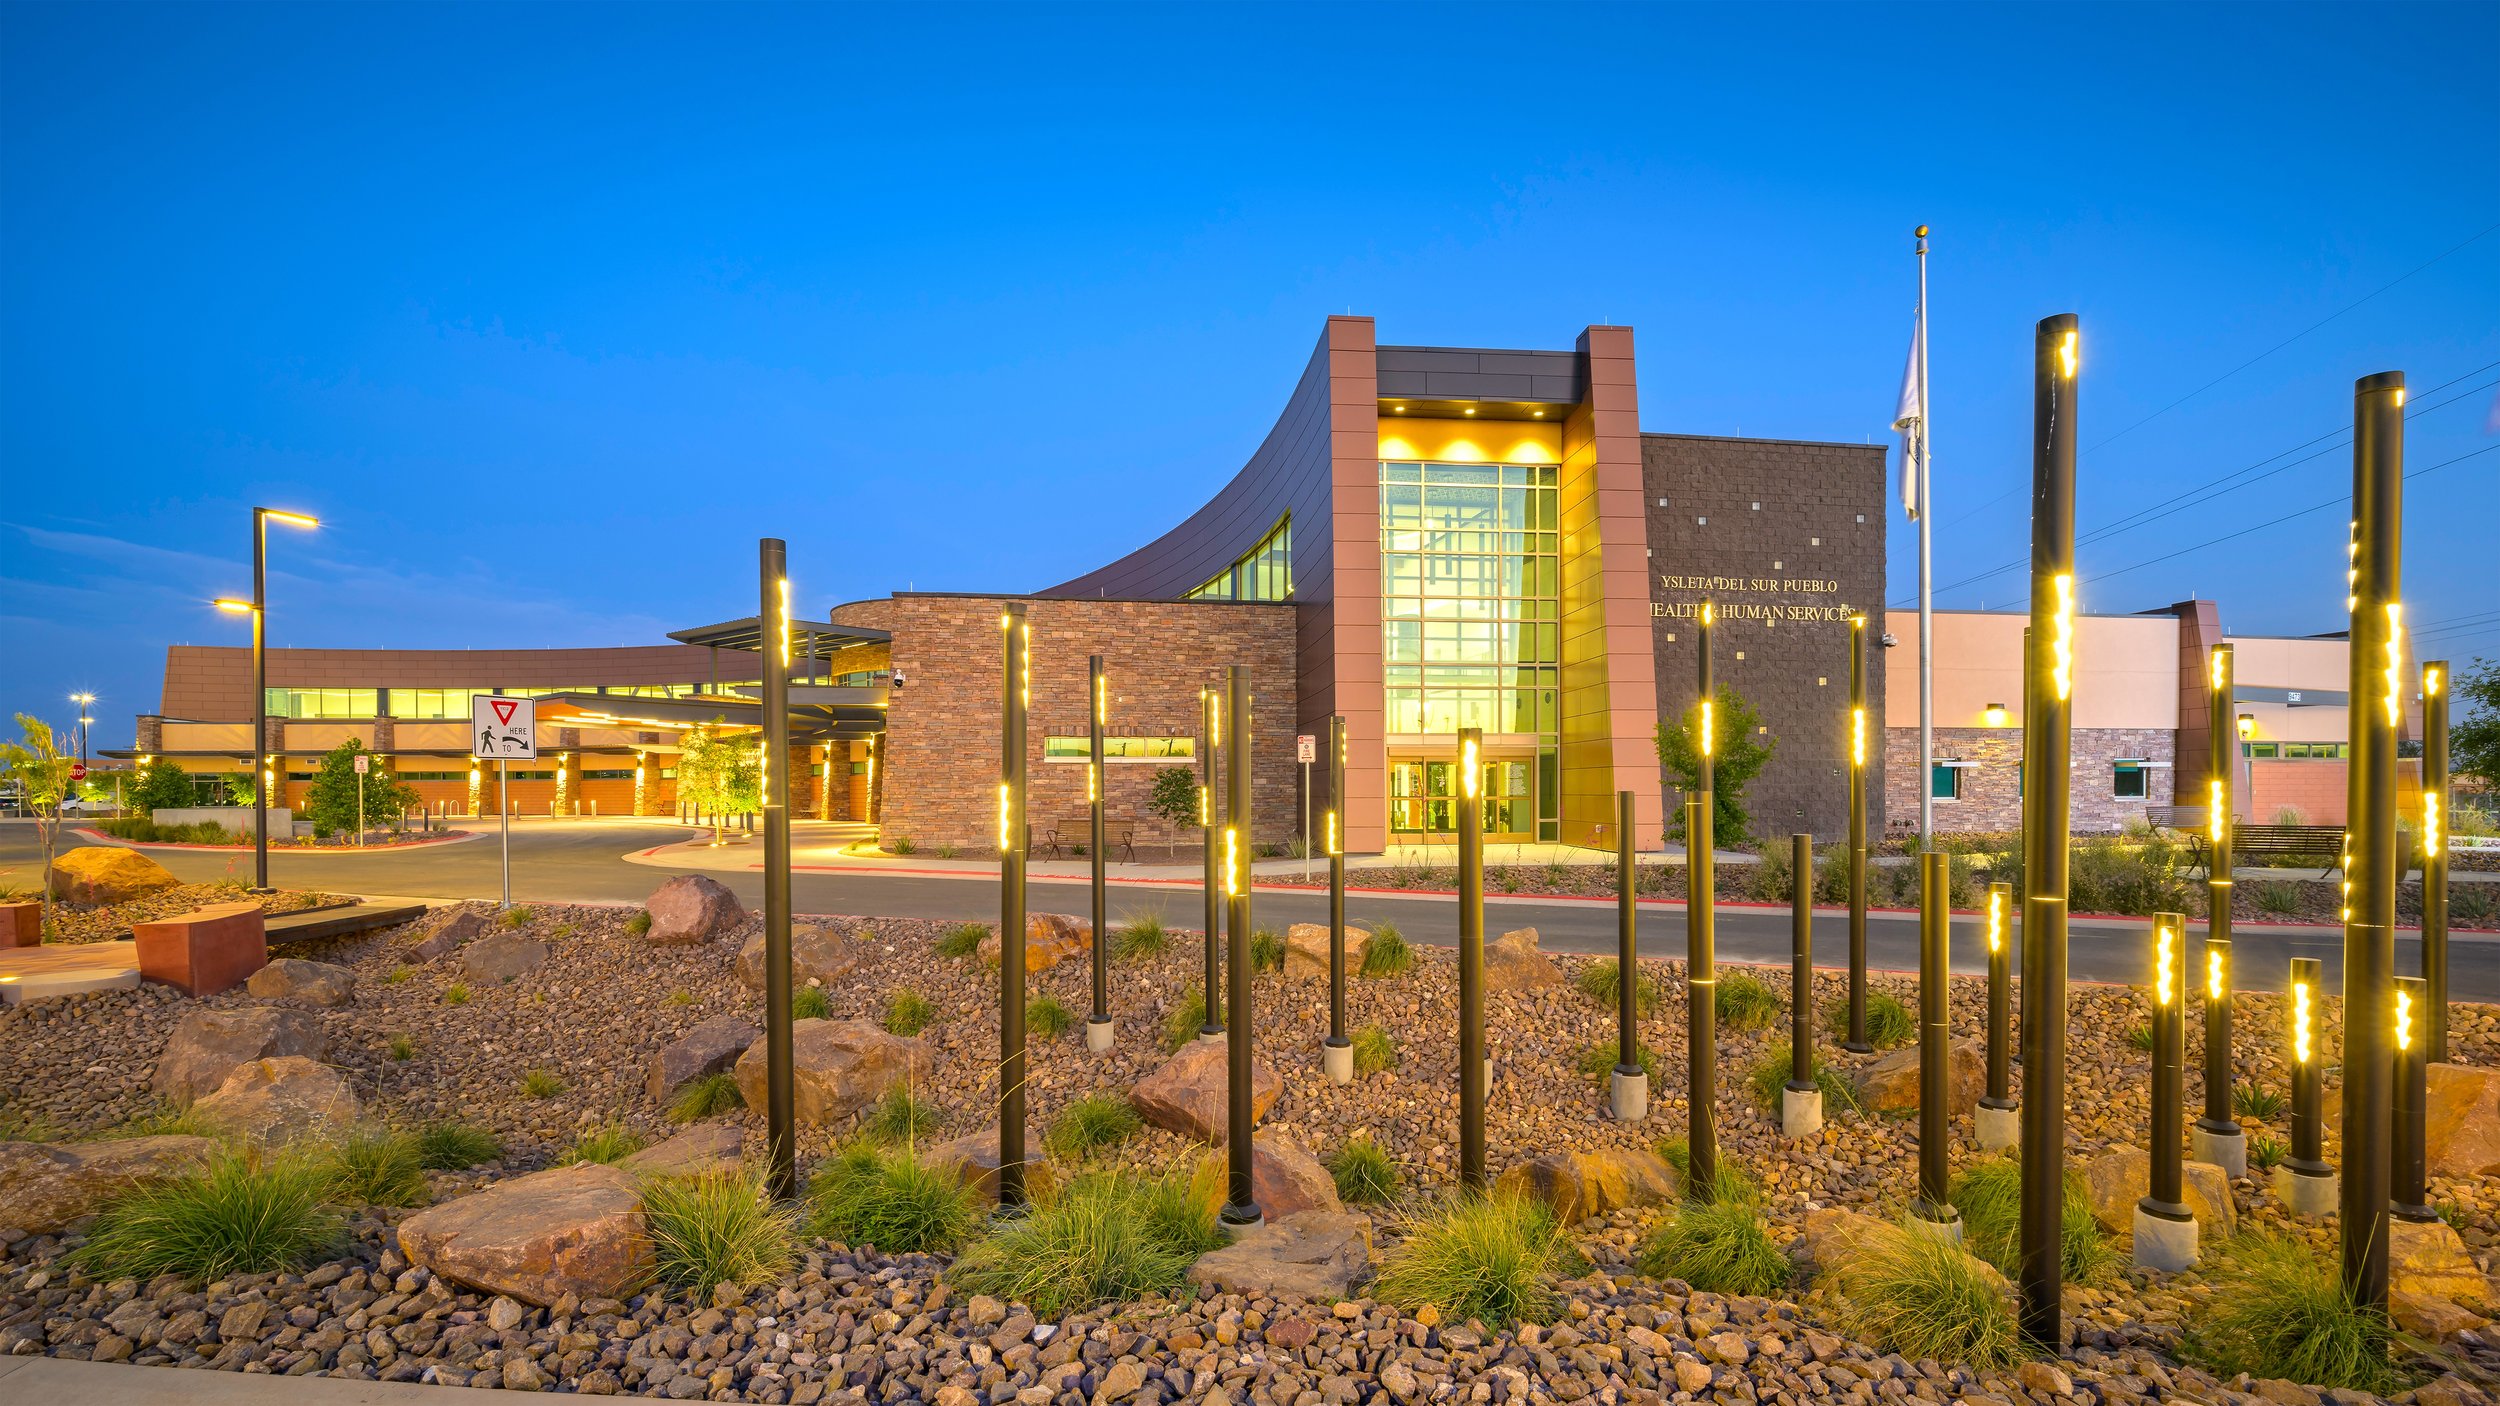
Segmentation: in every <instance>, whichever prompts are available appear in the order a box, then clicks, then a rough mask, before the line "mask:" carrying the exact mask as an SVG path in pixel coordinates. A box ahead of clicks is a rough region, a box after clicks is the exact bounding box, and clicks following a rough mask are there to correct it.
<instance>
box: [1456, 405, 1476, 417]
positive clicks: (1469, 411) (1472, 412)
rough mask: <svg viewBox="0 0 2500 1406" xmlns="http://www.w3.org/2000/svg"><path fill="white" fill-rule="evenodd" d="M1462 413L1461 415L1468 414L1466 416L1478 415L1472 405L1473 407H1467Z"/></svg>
mask: <svg viewBox="0 0 2500 1406" xmlns="http://www.w3.org/2000/svg"><path fill="white" fill-rule="evenodd" d="M1460 413H1461V414H1466V415H1473V414H1475V413H1476V408H1475V407H1474V406H1472V405H1471V406H1469V407H1467V408H1466V409H1465V410H1464V411H1461V412H1460Z"/></svg>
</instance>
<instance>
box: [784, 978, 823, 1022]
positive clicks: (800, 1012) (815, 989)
mask: <svg viewBox="0 0 2500 1406" xmlns="http://www.w3.org/2000/svg"><path fill="white" fill-rule="evenodd" d="M790 1018H791V1019H792V1020H831V1019H833V997H832V996H831V995H830V994H828V993H827V992H826V991H825V988H823V987H821V986H802V987H800V988H799V989H798V990H796V991H793V992H791V993H790Z"/></svg>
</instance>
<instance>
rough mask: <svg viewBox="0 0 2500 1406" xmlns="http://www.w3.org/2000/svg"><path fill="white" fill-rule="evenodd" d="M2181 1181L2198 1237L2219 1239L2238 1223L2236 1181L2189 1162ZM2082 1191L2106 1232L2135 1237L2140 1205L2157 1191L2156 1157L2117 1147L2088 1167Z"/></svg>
mask: <svg viewBox="0 0 2500 1406" xmlns="http://www.w3.org/2000/svg"><path fill="white" fill-rule="evenodd" d="M2184 1167H2185V1171H2184V1174H2183V1175H2181V1176H2180V1178H2179V1187H2180V1194H2181V1195H2182V1196H2184V1197H2185V1198H2186V1200H2187V1208H2188V1209H2189V1210H2190V1211H2192V1212H2194V1213H2195V1215H2196V1223H2197V1225H2198V1227H2199V1233H2200V1234H2203V1235H2206V1236H2210V1237H2220V1236H2226V1235H2229V1234H2230V1233H2231V1232H2232V1231H2233V1230H2234V1229H2236V1228H2237V1227H2238V1225H2239V1208H2238V1207H2237V1206H2236V1205H2234V1204H2233V1203H2232V1200H2231V1178H2230V1177H2229V1176H2228V1175H2226V1174H2225V1173H2224V1172H2223V1170H2222V1168H2220V1167H2218V1166H2215V1165H2214V1164H2213V1163H2211V1162H2188V1163H2185V1164H2184ZM2082 1170H2083V1189H2084V1192H2085V1194H2087V1195H2088V1196H2090V1197H2091V1200H2092V1218H2093V1219H2094V1220H2096V1221H2099V1222H2100V1223H2101V1227H2102V1229H2104V1230H2108V1231H2111V1232H2113V1233H2115V1234H2131V1233H2133V1232H2134V1230H2135V1203H2136V1202H2137V1201H2138V1200H2140V1199H2142V1198H2143V1197H2144V1196H2146V1195H2147V1194H2149V1193H2150V1192H2151V1191H2152V1189H2153V1155H2152V1154H2151V1153H2149V1152H2146V1151H2143V1150H2142V1149H2140V1148H2133V1147H2113V1148H2111V1149H2110V1150H2109V1151H2107V1152H2104V1153H2102V1154H2101V1155H2100V1156H2098V1157H2095V1158H2092V1159H2091V1160H2089V1161H2087V1162H2085V1163H2084V1164H2083V1169H2082Z"/></svg>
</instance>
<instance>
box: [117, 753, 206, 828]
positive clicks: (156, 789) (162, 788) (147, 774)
mask: <svg viewBox="0 0 2500 1406" xmlns="http://www.w3.org/2000/svg"><path fill="white" fill-rule="evenodd" d="M198 799H199V792H198V788H196V787H194V786H193V785H192V784H191V773H189V772H187V771H184V770H183V769H182V768H181V767H178V766H176V765H174V764H173V763H172V762H169V761H165V760H163V759H161V758H160V759H159V760H156V761H152V762H150V763H148V764H147V766H146V767H144V768H142V769H141V770H140V772H139V776H138V779H137V781H136V782H135V783H134V784H133V786H132V787H131V792H130V803H131V805H133V806H134V807H136V808H137V809H138V810H139V812H140V813H141V814H142V815H146V816H149V817H151V818H153V817H154V816H155V814H156V812H158V811H160V810H180V809H181V808H182V807H184V806H188V805H192V804H195V803H197V801H198Z"/></svg>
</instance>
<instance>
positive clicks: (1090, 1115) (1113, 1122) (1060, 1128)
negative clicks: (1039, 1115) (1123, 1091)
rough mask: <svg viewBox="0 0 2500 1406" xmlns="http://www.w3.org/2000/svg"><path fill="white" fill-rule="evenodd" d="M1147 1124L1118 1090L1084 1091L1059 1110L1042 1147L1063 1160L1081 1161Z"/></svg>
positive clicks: (1122, 1140) (1045, 1135)
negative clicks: (1085, 1093) (1110, 1092)
mask: <svg viewBox="0 0 2500 1406" xmlns="http://www.w3.org/2000/svg"><path fill="white" fill-rule="evenodd" d="M1145 1126H1146V1123H1145V1120H1144V1119H1142V1118H1140V1117H1138V1116H1137V1110H1136V1109H1135V1108H1133V1107H1131V1106H1130V1104H1129V1101H1128V1100H1127V1099H1124V1098H1122V1097H1120V1096H1119V1095H1117V1094H1099V1093H1097V1094H1087V1095H1086V1096H1084V1097H1083V1098H1080V1099H1078V1100H1077V1101H1076V1102H1074V1103H1071V1104H1069V1105H1068V1106H1067V1107H1066V1108H1063V1109H1061V1110H1060V1111H1059V1116H1058V1118H1056V1119H1055V1120H1053V1121H1052V1123H1051V1125H1050V1131H1049V1132H1046V1133H1044V1134H1043V1135H1042V1148H1043V1150H1045V1151H1047V1152H1048V1153H1050V1155H1051V1156H1053V1157H1056V1158H1058V1159H1059V1160H1060V1161H1062V1162H1076V1161H1081V1160H1083V1159H1084V1158H1086V1157H1089V1156H1091V1155H1092V1154H1094V1153H1096V1152H1099V1151H1101V1150H1102V1149H1103V1148H1106V1147H1116V1146H1118V1145H1119V1144H1121V1143H1123V1142H1126V1141H1128V1140H1129V1139H1130V1138H1132V1137H1135V1136H1137V1134H1138V1133H1139V1132H1140V1131H1141V1130H1143V1129H1144V1128H1145Z"/></svg>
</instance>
